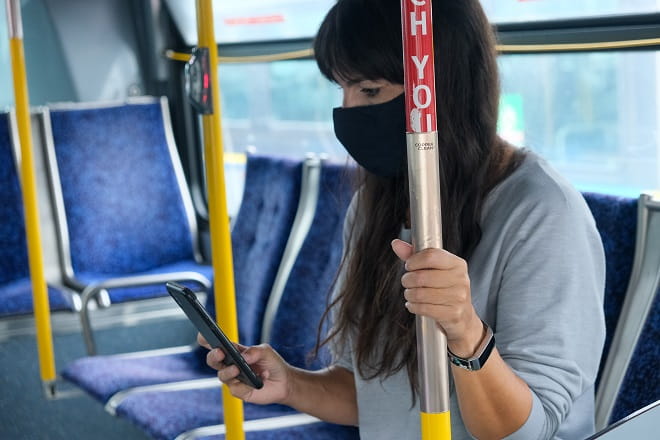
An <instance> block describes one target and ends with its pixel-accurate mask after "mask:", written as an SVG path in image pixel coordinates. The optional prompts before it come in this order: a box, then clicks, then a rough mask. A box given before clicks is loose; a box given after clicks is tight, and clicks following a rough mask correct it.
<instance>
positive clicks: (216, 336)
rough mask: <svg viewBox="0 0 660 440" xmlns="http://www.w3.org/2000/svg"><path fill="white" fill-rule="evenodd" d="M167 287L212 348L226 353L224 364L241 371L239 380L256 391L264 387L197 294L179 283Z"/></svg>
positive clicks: (167, 284)
mask: <svg viewBox="0 0 660 440" xmlns="http://www.w3.org/2000/svg"><path fill="white" fill-rule="evenodd" d="M165 287H166V288H167V291H168V292H169V294H170V295H171V296H172V298H174V300H175V301H176V302H177V304H179V307H181V308H182V309H183V311H184V312H185V313H186V315H187V316H188V319H190V321H191V322H192V323H193V324H195V327H197V330H199V332H200V333H201V334H202V336H204V338H205V339H206V340H207V341H208V343H209V344H210V345H211V347H213V348H219V349H221V350H222V351H223V352H224V353H225V360H224V361H223V362H224V364H225V365H236V366H237V367H238V370H239V371H240V374H239V375H238V380H240V381H241V382H243V383H244V384H247V385H250V386H251V387H253V388H256V389H259V388H261V387H263V386H264V384H263V382H262V381H261V378H260V377H259V376H257V375H256V373H255V372H254V371H252V368H250V366H249V365H248V363H247V362H245V359H244V358H243V356H241V354H240V353H239V352H238V350H237V349H236V347H235V346H234V344H232V343H231V341H230V340H229V338H227V336H226V335H225V334H224V332H223V331H222V330H221V329H220V327H218V325H217V324H216V323H215V321H213V319H211V317H210V316H209V314H208V312H207V311H206V309H205V308H204V306H202V305H201V304H200V302H199V301H198V300H197V296H195V293H194V292H193V291H192V290H190V289H189V288H187V287H185V286H182V285H180V284H177V283H172V282H169V283H165Z"/></svg>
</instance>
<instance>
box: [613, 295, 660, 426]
mask: <svg viewBox="0 0 660 440" xmlns="http://www.w3.org/2000/svg"><path fill="white" fill-rule="evenodd" d="M659 366H660V289H658V291H657V292H656V293H655V297H654V299H653V304H652V306H651V310H650V311H649V315H648V317H647V318H646V322H645V323H644V327H643V328H642V332H641V334H640V336H639V340H638V341H637V345H636V347H635V350H634V351H633V354H632V358H631V360H630V363H629V364H628V368H627V370H626V373H625V375H624V377H623V382H622V383H621V388H620V390H619V393H618V395H617V398H616V401H615V402H614V408H613V409H612V414H611V416H610V421H609V423H610V424H612V423H614V422H617V421H619V420H621V419H623V418H624V417H626V416H628V415H630V414H631V413H633V412H635V411H637V410H638V409H640V408H643V407H645V406H646V405H649V404H651V403H653V402H656V401H658V400H660V369H658V367H659Z"/></svg>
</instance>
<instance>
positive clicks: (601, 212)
mask: <svg viewBox="0 0 660 440" xmlns="http://www.w3.org/2000/svg"><path fill="white" fill-rule="evenodd" d="M582 195H583V196H584V198H585V200H586V201H587V205H589V208H590V210H591V213H592V215H593V216H594V219H595V220H596V227H597V228H598V232H599V233H600V237H601V240H602V242H603V248H604V250H605V295H604V308H605V329H606V332H605V346H604V348H603V354H602V357H601V361H600V367H599V369H598V377H597V379H596V387H598V384H599V383H600V377H601V375H602V371H603V365H604V364H605V361H606V359H607V354H608V352H609V349H610V346H611V344H612V337H613V335H614V330H615V329H616V325H617V321H618V320H619V315H620V314H621V307H622V305H623V301H624V298H625V295H626V289H627V288H628V283H629V281H630V273H631V271H632V266H633V257H634V253H635V234H636V231H637V199H635V198H629V197H618V196H612V195H607V194H598V193H588V192H585V193H583V194H582Z"/></svg>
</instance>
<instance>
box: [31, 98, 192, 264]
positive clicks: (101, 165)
mask: <svg viewBox="0 0 660 440" xmlns="http://www.w3.org/2000/svg"><path fill="white" fill-rule="evenodd" d="M48 116H49V117H48ZM42 117H43V119H44V127H45V130H46V133H47V136H46V137H47V139H48V138H50V139H51V140H52V142H49V141H47V142H46V144H47V148H46V150H47V158H48V165H49V174H50V181H51V189H52V190H53V200H54V201H55V205H56V210H57V220H58V231H59V235H60V240H59V241H60V247H61V249H60V254H61V257H62V262H63V265H64V270H65V274H64V275H65V277H72V276H73V274H74V273H76V272H86V271H93V272H96V273H100V274H112V275H114V276H118V275H121V274H131V273H134V272H138V271H146V270H149V269H152V268H155V267H158V266H161V265H164V264H169V263H174V262H177V261H181V260H192V259H194V258H196V257H197V253H196V249H197V245H198V244H197V242H196V224H195V217H194V212H193V209H192V201H191V198H190V195H189V193H188V191H187V187H186V184H185V179H184V176H183V171H182V168H181V164H180V161H179V158H178V155H177V152H176V148H175V146H174V142H173V137H172V133H171V130H170V122H169V113H168V107H167V101H166V100H165V98H161V99H158V98H144V99H141V100H139V101H135V102H131V103H122V104H117V105H105V106H102V105H99V106H93V105H90V104H70V105H69V104H67V105H59V106H51V108H50V111H46V112H44V113H43V116H42ZM49 132H50V135H48V133H49Z"/></svg>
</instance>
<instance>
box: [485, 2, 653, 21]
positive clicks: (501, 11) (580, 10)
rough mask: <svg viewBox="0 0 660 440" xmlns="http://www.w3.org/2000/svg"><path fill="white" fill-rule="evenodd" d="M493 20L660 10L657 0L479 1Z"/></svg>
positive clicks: (529, 19)
mask: <svg viewBox="0 0 660 440" xmlns="http://www.w3.org/2000/svg"><path fill="white" fill-rule="evenodd" d="M481 3H482V5H483V7H484V9H485V10H486V13H487V14H488V16H489V18H490V20H491V21H493V22H496V23H512V22H527V21H538V20H559V19H567V18H568V19H571V18H577V17H580V18H584V17H596V16H608V15H625V14H645V13H649V12H657V11H658V10H660V4H658V2H657V0H624V1H622V0H580V1H575V0H481Z"/></svg>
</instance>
